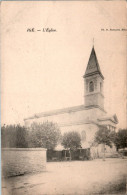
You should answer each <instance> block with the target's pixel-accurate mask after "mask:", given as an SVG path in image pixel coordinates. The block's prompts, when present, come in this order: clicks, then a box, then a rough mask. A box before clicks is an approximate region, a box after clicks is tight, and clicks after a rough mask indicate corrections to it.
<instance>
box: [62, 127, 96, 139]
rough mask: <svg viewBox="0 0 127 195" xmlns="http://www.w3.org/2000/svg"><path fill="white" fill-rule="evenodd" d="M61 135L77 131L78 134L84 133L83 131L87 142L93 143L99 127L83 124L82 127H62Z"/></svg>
mask: <svg viewBox="0 0 127 195" xmlns="http://www.w3.org/2000/svg"><path fill="white" fill-rule="evenodd" d="M60 130H61V133H62V134H64V133H66V132H69V131H77V132H78V133H80V135H81V133H82V131H85V133H86V140H85V141H86V142H92V140H93V139H94V135H95V133H96V131H97V130H98V126H97V125H95V124H82V125H71V126H65V127H60Z"/></svg>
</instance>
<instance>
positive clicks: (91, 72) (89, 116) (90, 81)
mask: <svg viewBox="0 0 127 195" xmlns="http://www.w3.org/2000/svg"><path fill="white" fill-rule="evenodd" d="M83 79H84V104H83V105H79V106H74V107H68V108H63V109H57V110H52V111H49V112H42V113H39V114H34V115H33V116H31V117H28V118H26V119H24V122H25V126H26V127H29V126H30V125H31V124H32V123H33V122H36V123H43V122H44V121H51V122H54V123H57V124H58V126H59V127H60V130H61V133H62V134H63V133H65V132H69V131H77V132H79V133H80V135H81V138H82V144H83V145H84V147H86V148H88V147H89V146H90V144H91V143H92V141H93V139H94V135H95V133H96V131H97V130H98V126H99V125H105V126H107V128H109V129H110V130H112V131H115V129H116V125H117V123H118V119H117V116H116V114H114V115H108V114H107V112H106V111H105V109H104V76H103V74H102V72H101V69H100V66H99V63H98V59H97V56H96V52H95V49H94V47H93V48H92V51H91V54H90V58H89V61H88V65H87V68H86V71H85V74H84V76H83Z"/></svg>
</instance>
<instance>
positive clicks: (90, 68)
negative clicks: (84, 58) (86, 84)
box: [83, 40, 104, 79]
mask: <svg viewBox="0 0 127 195" xmlns="http://www.w3.org/2000/svg"><path fill="white" fill-rule="evenodd" d="M93 41H94V40H93ZM94 74H99V75H100V76H101V77H102V79H104V76H103V75H102V73H101V69H100V66H99V63H98V60H97V56H96V53H95V49H94V44H93V48H92V51H91V55H90V58H89V61H88V65H87V68H86V72H85V74H84V76H83V77H84V78H85V77H88V76H91V75H94Z"/></svg>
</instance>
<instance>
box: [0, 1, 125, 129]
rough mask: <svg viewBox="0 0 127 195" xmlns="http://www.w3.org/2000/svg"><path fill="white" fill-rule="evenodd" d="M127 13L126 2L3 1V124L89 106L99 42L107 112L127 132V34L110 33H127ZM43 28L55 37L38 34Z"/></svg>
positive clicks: (48, 34)
mask: <svg viewBox="0 0 127 195" xmlns="http://www.w3.org/2000/svg"><path fill="white" fill-rule="evenodd" d="M126 14H127V13H126V2H125V1H60V2H58V1H56V2H53V1H52V2H46V1H44V2H40V1H39V2H34V1H31V2H15V1H13V2H2V4H1V18H2V19H1V23H2V28H1V103H2V106H1V121H2V124H16V123H20V124H23V123H24V121H23V119H24V118H27V117H29V116H31V115H33V114H35V113H39V112H44V111H49V110H53V109H57V108H58V109H59V108H64V107H70V106H77V105H81V104H84V81H83V75H84V73H85V69H86V66H87V63H88V60H89V56H90V53H91V50H92V47H93V39H94V48H95V51H96V55H97V58H98V61H99V65H100V68H101V71H102V73H103V75H104V77H105V80H104V96H105V110H106V111H107V112H108V113H109V114H114V113H115V114H116V115H117V117H118V120H119V124H118V127H119V128H125V127H126V125H127V120H126V117H127V116H126V73H127V72H126V64H127V58H126V57H127V55H126V53H127V39H126V35H127V31H121V30H120V31H119V30H109V29H123V28H124V29H127V26H126V25H127V19H126V18H127V17H126ZM28 28H34V30H35V32H27V29H28ZM43 28H44V29H45V28H53V29H56V32H50V33H49V32H41V31H36V30H37V29H38V30H42V29H43ZM103 29H104V30H103ZM106 29H108V31H106Z"/></svg>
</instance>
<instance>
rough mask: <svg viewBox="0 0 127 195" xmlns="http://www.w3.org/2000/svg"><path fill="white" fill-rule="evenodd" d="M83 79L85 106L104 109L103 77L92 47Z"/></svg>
mask: <svg viewBox="0 0 127 195" xmlns="http://www.w3.org/2000/svg"><path fill="white" fill-rule="evenodd" d="M83 78H84V87H85V90H84V91H85V96H84V100H85V106H86V107H99V108H101V109H104V95H103V85H104V77H103V75H102V73H101V70H100V67H99V63H98V60H97V57H96V53H95V49H94V47H93V48H92V51H91V55H90V58H89V61H88V65H87V68H86V72H85V74H84V76H83Z"/></svg>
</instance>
